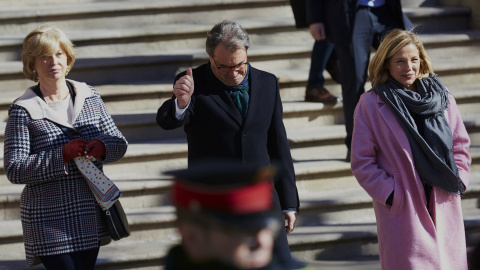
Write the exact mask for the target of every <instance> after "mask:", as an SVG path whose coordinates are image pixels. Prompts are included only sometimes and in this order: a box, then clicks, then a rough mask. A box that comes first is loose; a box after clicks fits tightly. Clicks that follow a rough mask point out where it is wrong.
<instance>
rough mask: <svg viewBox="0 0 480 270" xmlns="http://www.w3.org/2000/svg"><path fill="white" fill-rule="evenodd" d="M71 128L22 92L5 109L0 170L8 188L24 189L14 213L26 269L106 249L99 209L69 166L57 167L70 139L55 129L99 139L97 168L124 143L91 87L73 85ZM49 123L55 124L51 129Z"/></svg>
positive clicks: (119, 151) (71, 164)
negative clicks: (49, 258) (48, 258)
mask: <svg viewBox="0 0 480 270" xmlns="http://www.w3.org/2000/svg"><path fill="white" fill-rule="evenodd" d="M69 82H70V83H71V84H72V85H73V86H74V89H75V92H76V97H75V104H74V119H75V120H74V123H73V126H72V125H70V124H69V123H67V122H64V121H63V120H61V119H59V118H58V117H57V116H56V114H55V112H54V111H53V110H51V109H50V108H48V106H47V104H46V103H45V102H44V101H43V100H42V99H41V98H40V97H38V96H37V95H36V94H35V93H34V92H33V90H32V88H33V87H31V88H28V89H27V90H26V92H25V94H24V95H23V96H22V97H20V98H18V99H17V100H15V101H14V102H13V104H12V105H11V106H10V109H9V117H8V122H7V126H6V128H5V146H4V147H5V148H4V151H5V154H4V167H5V172H6V174H7V177H8V179H9V180H10V181H11V182H12V183H14V184H25V188H24V189H23V192H22V195H21V199H20V207H21V220H22V227H23V235H24V241H25V251H26V257H27V266H28V267H30V266H32V265H34V264H37V263H40V260H39V259H38V256H43V255H54V254H63V253H70V252H75V251H82V250H87V249H92V248H96V247H98V246H99V244H100V242H102V244H105V243H109V242H110V239H109V237H108V233H107V231H106V228H105V225H104V221H103V220H102V218H101V211H102V210H101V209H100V207H99V206H98V203H97V202H96V201H95V198H94V196H93V194H92V192H91V191H90V188H89V187H88V185H87V182H86V181H85V179H84V178H83V176H82V174H81V173H80V171H79V170H78V169H77V167H76V165H75V162H74V161H73V160H72V161H70V162H68V163H66V164H64V162H63V157H62V146H63V145H65V144H66V143H67V142H68V141H70V139H69V138H68V137H67V136H66V135H65V134H64V133H63V132H62V130H61V129H60V128H59V127H58V126H57V124H60V125H63V126H66V127H70V128H74V129H75V130H76V131H78V134H76V135H74V137H78V138H83V139H84V140H86V141H89V140H91V139H100V140H101V141H102V142H103V143H104V144H105V147H106V155H105V158H104V160H101V161H96V162H95V163H96V165H97V166H98V167H99V168H100V169H101V168H102V165H101V164H102V163H108V162H113V161H117V160H119V159H120V158H122V157H123V155H124V154H125V152H126V150H127V141H126V139H125V137H123V135H122V133H121V132H120V131H119V130H118V128H117V127H116V126H115V123H114V122H113V120H112V118H111V116H110V114H109V113H108V111H107V109H106V107H105V104H104V103H103V101H102V99H101V98H100V95H99V94H98V93H97V91H95V89H93V88H92V87H91V86H88V85H86V84H85V83H80V82H76V81H71V80H69ZM55 122H56V123H57V124H55Z"/></svg>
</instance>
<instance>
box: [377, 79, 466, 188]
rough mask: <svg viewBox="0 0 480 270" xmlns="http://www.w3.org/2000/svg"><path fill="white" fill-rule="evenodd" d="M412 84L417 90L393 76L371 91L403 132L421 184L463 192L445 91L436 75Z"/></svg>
mask: <svg viewBox="0 0 480 270" xmlns="http://www.w3.org/2000/svg"><path fill="white" fill-rule="evenodd" d="M415 83H416V88H417V92H413V91H410V90H407V89H405V88H404V87H403V86H402V85H400V84H399V83H398V82H396V81H395V80H393V79H390V80H389V81H387V82H386V83H384V84H382V85H379V86H377V87H376V88H375V89H374V91H375V93H377V94H378V95H379V96H380V97H381V98H382V99H383V101H385V103H386V104H387V105H388V107H389V108H390V110H391V111H392V112H393V114H394V115H395V117H396V118H397V121H398V122H399V124H400V126H401V127H402V128H403V130H404V131H405V134H406V135H407V138H408V142H409V143H410V148H411V149H412V154H413V160H414V164H415V168H416V170H417V172H418V174H419V176H420V179H421V180H422V182H423V184H424V185H425V184H427V185H431V186H434V187H438V188H441V189H443V190H445V191H447V192H449V193H453V194H462V193H463V192H465V186H464V185H463V183H462V181H461V180H460V176H459V174H458V168H457V164H456V163H455V159H454V157H453V136H452V132H451V130H450V126H449V124H448V122H447V119H446V117H445V115H444V111H445V110H446V109H447V107H448V91H447V89H446V88H445V86H444V85H443V84H442V83H441V82H440V80H438V78H437V77H436V76H435V75H430V76H429V77H427V78H423V79H418V80H417V81H416V82H415ZM412 115H413V116H414V117H415V120H417V121H415V120H414V118H413V117H412ZM417 123H418V125H417Z"/></svg>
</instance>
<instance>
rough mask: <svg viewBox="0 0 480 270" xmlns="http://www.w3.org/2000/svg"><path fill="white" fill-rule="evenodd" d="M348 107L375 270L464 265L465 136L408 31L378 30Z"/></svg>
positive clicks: (459, 267) (458, 267)
mask: <svg viewBox="0 0 480 270" xmlns="http://www.w3.org/2000/svg"><path fill="white" fill-rule="evenodd" d="M368 70H369V81H371V82H372V86H373V89H372V90H371V91H369V92H366V93H365V94H363V95H362V97H361V99H360V102H359V103H358V105H357V107H356V110H355V124H354V132H353V141H352V156H351V167H352V171H353V174H354V175H355V177H356V178H357V180H358V182H359V183H360V185H361V186H362V187H363V188H364V189H365V190H366V191H367V193H368V194H369V195H370V196H371V197H372V199H373V206H374V210H375V216H376V219H377V231H378V244H379V250H380V251H379V252H380V262H381V266H382V269H388V270H392V269H401V270H405V269H422V270H424V269H435V270H443V269H452V270H453V269H455V270H462V269H467V253H466V243H465V229H464V224H463V215H462V210H461V203H460V197H461V196H460V195H461V194H463V193H464V192H465V190H466V188H467V187H468V184H469V182H470V169H469V165H470V163H471V157H470V155H469V153H468V148H469V146H470V139H469V137H468V134H467V131H466V130H465V126H464V124H463V122H462V119H461V116H460V112H459V110H458V107H457V105H456V103H455V100H454V98H453V97H452V96H451V95H450V93H449V92H448V91H447V89H446V88H445V86H444V85H443V84H442V83H441V82H440V81H439V79H438V78H437V77H436V76H435V75H434V74H433V69H432V65H431V61H430V59H429V57H428V56H427V54H426V53H425V50H424V48H423V44H422V43H421V42H420V41H419V40H418V38H417V37H416V36H415V35H414V34H413V33H411V32H409V31H405V30H399V29H395V30H393V31H391V32H390V33H389V34H388V35H386V36H385V38H384V40H383V41H382V43H381V44H380V47H379V48H378V50H377V53H376V54H375V56H374V57H373V59H372V61H371V63H370V66H369V69H368Z"/></svg>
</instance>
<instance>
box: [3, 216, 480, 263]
mask: <svg viewBox="0 0 480 270" xmlns="http://www.w3.org/2000/svg"><path fill="white" fill-rule="evenodd" d="M464 216H465V227H466V232H467V238H468V236H469V232H471V231H472V230H473V231H474V230H478V229H479V228H480V212H479V210H478V209H474V210H471V211H467V212H465V211H464ZM0 226H1V227H3V228H2V229H3V230H2V231H4V230H8V229H11V228H7V227H6V226H5V225H4V224H3V223H2V224H1V225H0ZM10 227H17V228H18V227H19V226H18V224H10ZM20 234H21V232H20ZM152 235H153V234H151V236H152ZM132 237H133V233H132V236H130V237H129V238H126V239H122V240H120V241H116V242H113V243H112V244H110V245H108V246H105V247H102V248H101V250H100V254H99V259H98V261H97V267H96V268H98V269H109V268H113V269H118V268H114V267H119V266H120V265H122V264H124V263H128V264H129V265H130V266H131V267H132V268H133V266H134V265H135V266H137V267H145V266H149V267H161V266H162V265H163V262H164V258H165V255H166V252H167V250H168V249H169V247H170V246H171V245H173V244H176V243H178V241H179V239H178V238H172V239H159V238H156V237H152V238H150V239H144V240H137V239H133V238H132ZM288 238H289V244H290V249H291V251H292V254H293V256H294V257H296V258H298V259H301V260H305V261H318V260H322V259H323V260H329V261H335V260H337V261H338V260H343V261H345V260H355V259H356V258H359V257H364V258H365V257H366V258H371V257H376V256H378V245H377V235H376V225H375V222H373V223H355V224H346V225H338V224H337V225H316V226H297V227H296V229H295V230H294V231H293V232H292V233H291V234H290V235H289V236H288ZM20 241H21V240H20ZM469 246H472V245H471V244H470V245H469ZM0 251H1V252H0V261H6V260H5V259H7V260H8V261H7V263H6V264H4V266H3V267H7V266H8V267H11V268H8V269H22V268H20V266H21V265H22V263H24V261H23V260H24V251H23V243H22V242H14V243H8V244H0ZM374 261H376V260H374ZM331 263H333V262H331ZM337 263H340V262H337ZM344 263H345V262H344ZM315 265H316V266H321V265H323V264H322V263H321V262H316V263H315ZM373 265H375V264H373ZM15 267H18V268H15ZM0 269H2V268H0ZM34 269H36V268H34ZM39 269H41V268H40V267H39ZM122 269H125V268H122ZM127 269H128V268H127ZM153 269H157V268H153ZM321 269H324V268H321ZM346 269H348V268H346ZM351 269H358V268H351Z"/></svg>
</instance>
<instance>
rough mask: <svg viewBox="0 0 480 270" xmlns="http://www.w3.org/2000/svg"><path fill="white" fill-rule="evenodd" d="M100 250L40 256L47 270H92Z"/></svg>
mask: <svg viewBox="0 0 480 270" xmlns="http://www.w3.org/2000/svg"><path fill="white" fill-rule="evenodd" d="M99 251H100V248H94V249H89V250H85V251H79V252H72V253H66V254H59V255H50V256H40V260H41V261H42V263H43V265H44V266H45V268H46V269H47V270H93V269H95V263H96V261H97V257H98V252H99Z"/></svg>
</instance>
